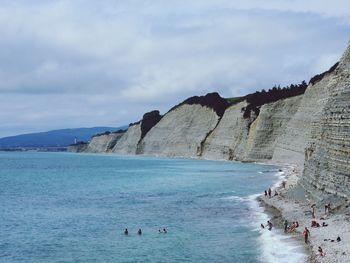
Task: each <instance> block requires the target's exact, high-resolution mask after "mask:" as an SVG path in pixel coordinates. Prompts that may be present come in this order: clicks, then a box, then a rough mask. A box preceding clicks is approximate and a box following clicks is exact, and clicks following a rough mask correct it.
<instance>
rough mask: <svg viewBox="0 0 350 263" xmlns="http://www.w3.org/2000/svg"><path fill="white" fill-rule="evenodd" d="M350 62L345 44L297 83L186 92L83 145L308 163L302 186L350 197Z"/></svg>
mask: <svg viewBox="0 0 350 263" xmlns="http://www.w3.org/2000/svg"><path fill="white" fill-rule="evenodd" d="M349 64H350V50H349V48H348V49H347V51H346V52H345V53H344V55H343V57H342V59H341V61H340V62H339V63H337V64H335V65H334V66H333V67H331V68H330V69H329V70H328V71H326V72H324V73H321V74H318V75H316V76H315V77H313V78H311V80H310V82H309V85H306V83H305V82H303V83H301V84H298V85H296V86H295V87H299V88H298V89H294V90H293V89H287V90H284V89H278V88H276V87H275V88H274V89H273V92H272V93H269V92H265V91H262V92H256V93H254V94H250V95H247V96H245V97H242V98H239V99H238V100H231V101H235V104H229V102H228V100H226V99H223V98H221V97H220V96H219V95H218V94H217V93H210V94H207V95H206V96H200V97H198V96H195V97H191V98H189V99H187V100H185V101H183V102H182V103H180V104H178V105H177V106H175V107H173V108H172V109H171V110H169V112H167V113H166V114H165V115H164V116H161V115H160V114H159V112H158V111H153V112H150V113H147V114H145V115H144V116H143V118H142V120H141V121H140V122H138V123H135V124H133V125H130V126H129V128H128V130H127V131H126V132H125V133H124V134H122V135H120V137H118V138H117V139H116V138H111V137H108V136H106V137H101V138H93V139H92V140H91V142H90V143H89V146H88V147H87V149H86V150H85V151H88V152H109V151H111V152H114V153H120V154H146V155H161V156H184V157H196V158H205V159H225V160H241V161H265V160H272V161H273V162H274V163H293V164H296V165H298V167H299V169H300V170H303V168H304V166H305V172H304V176H303V177H302V180H300V185H302V186H303V187H304V188H305V189H309V190H310V189H314V188H317V189H320V190H322V191H327V192H329V193H337V194H339V195H342V196H349V195H350V192H349V191H350V190H349V189H348V188H347V184H346V183H348V180H349V175H350V174H349V172H348V171H349V168H350V167H349V164H348V163H349V162H348V161H349V154H350V147H349V146H350V140H349V139H348V138H349V135H350V134H349V133H350V131H349V130H350V128H349V127H350V121H349V120H350V115H349V112H350V103H349V99H350V97H349V93H350V91H349V83H350V82H349V71H350V70H349V67H350V66H349ZM305 89H306V90H305ZM304 92H305V93H304ZM269 94H272V95H271V96H272V97H269V96H270V95H269ZM287 97H289V98H287ZM113 144H114V146H113V147H112V146H111V145H113Z"/></svg>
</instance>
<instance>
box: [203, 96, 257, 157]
mask: <svg viewBox="0 0 350 263" xmlns="http://www.w3.org/2000/svg"><path fill="white" fill-rule="evenodd" d="M246 105H247V103H246V102H245V101H244V102H240V103H238V104H236V105H233V106H230V107H229V108H227V109H226V111H225V113H224V115H223V116H222V119H221V120H220V122H219V124H218V125H217V127H216V128H215V130H213V131H212V132H211V133H210V134H209V136H208V138H207V139H206V140H205V142H204V143H203V146H202V152H201V154H200V156H201V157H202V158H205V159H223V160H233V159H236V160H239V159H243V157H244V155H245V147H246V144H247V139H248V134H249V125H250V124H251V123H252V121H253V120H254V119H255V116H253V117H251V118H247V119H245V118H243V113H242V108H243V107H246Z"/></svg>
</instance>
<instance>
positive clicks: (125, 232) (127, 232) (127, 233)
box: [124, 228, 129, 236]
mask: <svg viewBox="0 0 350 263" xmlns="http://www.w3.org/2000/svg"><path fill="white" fill-rule="evenodd" d="M124 235H126V236H127V235H129V231H128V229H127V228H125V230H124Z"/></svg>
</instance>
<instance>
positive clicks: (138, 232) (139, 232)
mask: <svg viewBox="0 0 350 263" xmlns="http://www.w3.org/2000/svg"><path fill="white" fill-rule="evenodd" d="M137 234H139V235H140V236H141V235H142V230H141V228H140V229H139V231H137Z"/></svg>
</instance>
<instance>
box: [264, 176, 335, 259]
mask: <svg viewBox="0 0 350 263" xmlns="http://www.w3.org/2000/svg"><path fill="white" fill-rule="evenodd" d="M281 186H282V187H283V188H284V189H285V188H286V182H285V181H283V182H282V184H281ZM264 194H265V197H269V198H272V197H273V196H276V195H278V193H277V191H276V190H275V194H274V195H273V196H272V190H271V188H269V189H268V190H265V191H264ZM330 211H331V204H330V203H327V204H326V205H325V206H324V213H325V215H324V216H323V217H320V220H325V219H326V218H327V216H328V214H329V213H330ZM310 213H311V217H312V219H311V227H327V226H328V224H327V223H326V222H322V224H320V223H318V222H317V221H316V204H313V205H312V206H311V211H310ZM260 226H261V228H265V227H268V230H270V231H271V230H272V227H273V224H272V222H271V221H270V220H268V221H267V224H266V226H265V225H264V224H261V225H260ZM283 226H284V233H292V232H294V231H295V230H296V229H297V228H298V227H299V222H298V221H294V222H292V223H291V224H289V223H288V221H287V220H284V223H283ZM302 234H303V237H304V242H305V244H308V243H309V242H310V236H311V234H310V230H309V229H308V228H307V227H305V228H304V231H303V233H302ZM329 240H330V241H331V242H334V241H335V240H331V239H329ZM336 240H337V242H340V241H341V238H340V237H339V236H338V237H337V239H336ZM325 241H326V240H325ZM318 254H319V256H321V257H324V256H325V255H326V253H325V251H324V249H323V248H322V247H321V246H319V247H318Z"/></svg>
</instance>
